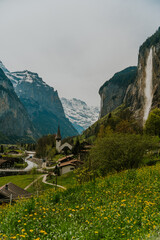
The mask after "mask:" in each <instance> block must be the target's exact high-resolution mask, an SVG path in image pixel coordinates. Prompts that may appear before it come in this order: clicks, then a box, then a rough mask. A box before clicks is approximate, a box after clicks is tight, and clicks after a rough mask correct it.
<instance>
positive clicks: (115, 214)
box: [0, 164, 160, 240]
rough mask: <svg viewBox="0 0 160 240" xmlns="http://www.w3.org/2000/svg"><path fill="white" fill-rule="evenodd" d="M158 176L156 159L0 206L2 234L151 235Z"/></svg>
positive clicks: (159, 197)
mask: <svg viewBox="0 0 160 240" xmlns="http://www.w3.org/2000/svg"><path fill="white" fill-rule="evenodd" d="M159 176H160V165H159V164H157V165H156V166H152V167H144V168H141V169H138V170H128V171H125V172H121V173H119V174H114V175H110V176H108V177H106V178H101V179H96V182H95V183H94V182H91V183H88V184H86V185H83V186H79V187H75V188H70V189H68V190H67V191H61V192H60V191H57V192H55V191H54V190H49V191H48V192H46V193H45V194H44V195H42V196H40V197H38V198H32V199H29V200H24V201H20V202H18V203H17V204H15V205H14V206H8V207H6V208H1V210H0V234H1V236H3V237H1V239H28V240H31V239H37V240H38V239H39V240H40V239H43V240H45V239H59V240H60V239H63V240H67V239H68V240H69V239H81V240H82V239H83V240H84V239H85V240H87V239H88V240H90V239H92V240H95V239H97V240H99V239H108V240H111V239H112V240H113V239H115V240H117V239H118V240H119V239H126V240H127V239H150V237H152V236H154V238H153V239H156V237H155V235H154V234H157V232H158V230H159V225H160V211H159V210H160V177H159Z"/></svg>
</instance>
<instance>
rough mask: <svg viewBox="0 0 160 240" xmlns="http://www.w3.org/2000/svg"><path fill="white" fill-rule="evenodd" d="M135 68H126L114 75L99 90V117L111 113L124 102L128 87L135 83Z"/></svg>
mask: <svg viewBox="0 0 160 240" xmlns="http://www.w3.org/2000/svg"><path fill="white" fill-rule="evenodd" d="M136 75H137V67H128V68H126V69H124V70H123V71H121V72H118V73H116V74H115V75H114V76H113V77H112V78H111V79H110V80H109V81H106V82H105V83H104V84H103V86H102V87H101V88H100V90H99V94H100V96H101V109H100V117H103V116H105V115H106V114H107V113H109V112H112V111H113V110H114V109H116V108H117V107H118V106H120V105H121V104H122V103H123V102H124V98H125V95H126V91H127V88H128V86H129V85H130V84H131V83H133V82H134V81H135V78H136Z"/></svg>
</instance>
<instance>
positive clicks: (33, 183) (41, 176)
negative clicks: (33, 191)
mask: <svg viewBox="0 0 160 240" xmlns="http://www.w3.org/2000/svg"><path fill="white" fill-rule="evenodd" d="M44 176H45V175H41V176H39V177H38V178H36V179H35V180H34V181H33V182H31V183H30V184H29V185H28V186H27V187H25V188H24V190H27V189H28V188H30V187H31V186H32V185H33V184H34V183H35V182H37V181H38V180H39V179H40V178H42V177H44Z"/></svg>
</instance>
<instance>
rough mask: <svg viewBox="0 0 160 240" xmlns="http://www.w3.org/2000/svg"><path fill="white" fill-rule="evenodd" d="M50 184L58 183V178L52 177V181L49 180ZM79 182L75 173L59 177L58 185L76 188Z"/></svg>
mask: <svg viewBox="0 0 160 240" xmlns="http://www.w3.org/2000/svg"><path fill="white" fill-rule="evenodd" d="M47 181H48V182H50V183H54V184H55V183H56V177H54V176H53V177H52V179H49V178H48V180H47ZM76 183H77V181H76V179H75V174H74V172H69V173H66V174H63V175H61V176H58V177H57V185H61V186H63V187H66V188H70V187H74V186H75V185H76Z"/></svg>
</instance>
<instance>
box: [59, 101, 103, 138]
mask: <svg viewBox="0 0 160 240" xmlns="http://www.w3.org/2000/svg"><path fill="white" fill-rule="evenodd" d="M61 101H62V104H63V108H64V111H65V114H66V116H67V118H69V120H70V121H71V122H72V124H73V126H74V127H75V128H76V129H77V131H78V132H79V133H82V132H83V131H84V130H85V129H87V128H88V127H89V126H91V125H92V124H93V123H95V122H96V121H97V120H98V117H99V108H98V107H89V106H88V105H87V104H86V103H85V102H83V101H81V100H79V99H76V98H73V99H70V100H69V99H66V98H61Z"/></svg>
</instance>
